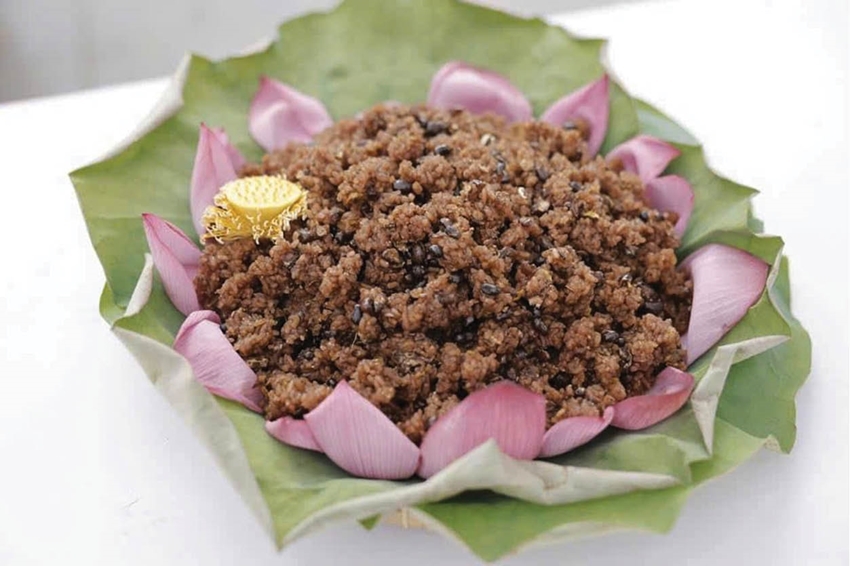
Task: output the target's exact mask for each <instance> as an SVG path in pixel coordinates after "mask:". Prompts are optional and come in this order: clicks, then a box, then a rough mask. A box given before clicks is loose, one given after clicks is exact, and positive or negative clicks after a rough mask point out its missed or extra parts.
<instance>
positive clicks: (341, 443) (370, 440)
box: [304, 380, 419, 479]
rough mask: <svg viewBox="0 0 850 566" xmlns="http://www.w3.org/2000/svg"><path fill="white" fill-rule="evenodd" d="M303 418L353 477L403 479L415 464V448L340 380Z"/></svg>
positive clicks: (388, 421) (394, 427) (417, 461)
mask: <svg viewBox="0 0 850 566" xmlns="http://www.w3.org/2000/svg"><path fill="white" fill-rule="evenodd" d="M304 420H305V421H306V422H307V424H308V425H309V427H310V430H311V432H312V433H313V437H314V438H315V440H316V443H317V445H318V446H319V447H321V449H322V451H323V452H324V453H325V454H327V456H328V457H329V458H330V459H331V460H333V461H334V463H336V464H337V465H338V466H339V467H340V468H342V469H344V470H345V471H347V472H349V473H351V474H354V475H356V476H360V477H367V478H375V479H405V478H408V477H410V476H412V475H413V474H414V472H415V471H416V468H417V467H418V465H419V448H418V447H417V446H416V445H415V444H413V442H411V440H410V439H409V438H407V436H405V435H404V434H403V433H402V432H401V431H400V430H399V429H398V427H396V425H395V424H393V422H392V421H390V419H389V418H388V417H387V416H386V415H384V413H382V412H381V411H380V409H378V408H377V407H375V406H374V405H372V404H371V403H370V402H369V401H367V400H366V399H365V398H364V397H362V396H361V395H360V394H359V393H358V392H357V391H356V390H355V389H354V388H353V387H351V386H350V385H349V384H348V383H347V382H346V381H344V380H343V381H340V382H339V383H338V384H337V385H336V387H334V390H333V391H332V392H331V394H330V395H328V397H326V398H325V399H324V401H322V402H321V403H319V405H318V406H317V407H316V408H315V409H313V410H312V411H310V412H309V413H307V414H306V415H305V417H304Z"/></svg>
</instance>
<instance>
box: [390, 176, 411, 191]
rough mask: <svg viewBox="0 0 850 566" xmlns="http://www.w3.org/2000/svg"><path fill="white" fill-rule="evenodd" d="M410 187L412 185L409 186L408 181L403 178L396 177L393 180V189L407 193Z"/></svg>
mask: <svg viewBox="0 0 850 566" xmlns="http://www.w3.org/2000/svg"><path fill="white" fill-rule="evenodd" d="M411 188H412V187H411V185H410V183H408V182H407V181H405V180H404V179H396V180H395V181H393V189H395V190H397V191H399V192H401V193H408V192H410V189H411Z"/></svg>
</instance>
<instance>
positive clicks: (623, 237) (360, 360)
mask: <svg viewBox="0 0 850 566" xmlns="http://www.w3.org/2000/svg"><path fill="white" fill-rule="evenodd" d="M585 152H586V146H585V143H584V140H583V138H582V133H581V131H580V130H578V129H575V128H570V129H563V128H556V127H553V126H549V125H546V124H542V123H537V122H532V123H525V124H515V125H507V124H505V123H504V122H503V121H502V120H501V119H498V118H496V117H492V116H484V117H480V116H472V115H470V114H468V113H466V112H461V111H438V110H433V109H428V108H425V107H413V108H410V107H403V106H378V107H376V108H374V109H372V110H370V111H368V112H366V113H364V114H363V116H362V117H361V118H360V119H359V120H343V121H340V122H339V123H337V124H336V125H335V126H333V127H332V128H330V129H329V130H327V131H325V132H324V133H322V134H320V135H319V136H318V137H317V138H316V140H315V143H313V144H311V145H291V146H289V147H287V148H286V149H285V150H283V151H279V152H275V153H272V154H270V155H267V156H265V158H264V159H263V161H262V163H261V164H259V165H249V166H247V167H246V168H245V169H244V170H243V175H255V174H285V175H286V176H287V177H288V178H289V179H291V180H293V181H296V182H298V183H299V184H301V185H302V186H303V187H304V189H306V190H307V191H308V194H309V197H308V205H309V211H308V213H307V216H306V218H305V219H304V220H303V221H300V222H297V223H295V224H294V225H293V227H292V229H291V230H290V231H289V232H288V233H286V234H285V235H284V237H283V238H281V239H280V240H279V241H277V242H276V243H274V244H272V243H271V242H260V243H259V244H255V243H254V242H253V241H251V240H242V241H236V242H230V243H226V244H218V243H215V242H210V243H208V244H207V245H206V248H205V250H204V254H203V258H202V262H201V269H200V272H199V274H198V277H197V279H196V281H195V285H196V288H197V290H198V294H199V297H200V299H201V304H202V306H203V307H204V308H209V309H212V310H214V311H216V312H218V313H219V314H220V315H221V317H222V320H223V321H224V323H223V325H222V328H223V330H224V331H225V332H226V334H227V336H228V338H229V339H230V340H231V342H232V343H233V345H234V347H235V348H236V351H237V352H239V354H240V355H241V356H242V357H243V358H244V359H245V360H246V361H247V362H248V364H249V365H250V366H251V367H252V368H253V369H254V370H255V371H256V372H257V375H258V377H259V384H260V386H261V387H262V390H263V393H264V395H265V397H266V401H267V403H266V407H265V411H266V417H267V418H269V419H275V418H278V417H280V416H283V415H291V416H295V417H299V416H302V415H304V414H305V413H306V412H308V411H310V410H311V409H312V408H314V407H315V406H316V405H318V404H319V403H320V402H321V401H322V400H323V399H324V398H325V397H326V396H327V395H328V394H329V393H330V392H331V390H332V388H333V387H334V385H335V384H336V383H337V382H339V381H340V380H343V379H346V380H348V382H349V384H350V385H351V386H352V387H353V388H354V389H356V390H357V391H358V392H360V393H361V394H362V395H363V396H364V397H366V398H367V399H369V400H370V401H371V402H372V403H373V404H374V405H376V406H377V407H379V408H380V409H381V410H382V411H383V412H384V413H386V414H387V415H388V416H389V417H390V418H391V419H392V420H393V421H394V422H396V423H397V424H398V426H399V428H400V429H401V430H402V431H403V432H404V433H405V434H407V435H408V436H409V437H410V438H411V439H413V440H414V441H416V442H418V441H419V440H421V438H422V435H423V434H424V432H425V431H426V430H427V428H428V426H429V424H430V423H432V422H433V421H434V419H436V418H437V417H438V416H440V415H441V414H442V413H444V412H445V411H447V410H448V409H450V408H451V407H453V406H454V405H456V404H457V403H458V402H459V401H460V400H462V399H463V398H464V397H465V396H467V395H469V394H470V393H471V392H474V391H476V390H478V389H481V388H483V387H485V386H486V385H487V384H489V383H492V382H494V381H498V380H501V379H509V380H512V381H515V382H517V383H519V384H521V385H523V386H524V387H526V388H528V389H530V390H532V391H536V392H539V393H541V394H542V395H544V396H545V397H546V399H547V412H548V419H549V424H550V425H551V424H553V423H555V422H557V421H559V420H561V419H563V418H566V417H570V416H577V415H597V414H600V412H601V410H602V409H604V408H605V407H607V406H609V405H611V404H613V403H616V402H617V401H619V400H622V399H624V398H625V397H627V396H631V395H636V394H640V393H643V392H645V391H646V390H647V389H648V388H649V387H650V386H651V385H652V383H653V380H654V377H655V375H656V374H657V373H658V372H659V371H660V370H661V369H663V368H664V367H665V366H668V365H670V366H675V367H679V368H682V367H683V364H684V355H683V350H682V348H681V344H680V338H679V335H680V333H681V332H683V331H684V329H685V327H686V326H687V320H688V315H689V308H690V296H691V286H690V282H689V281H688V280H687V279H686V277H685V276H684V275H683V274H682V273H681V272H679V271H677V270H676V269H675V268H676V256H675V254H674V248H675V247H676V246H677V244H678V242H677V240H676V238H675V236H674V235H673V224H674V223H675V220H676V218H675V215H673V214H668V213H660V212H658V211H656V210H652V209H650V208H648V207H647V205H646V203H645V202H644V197H643V187H642V185H641V183H640V181H639V180H638V178H637V177H636V176H634V175H632V174H629V173H626V172H622V171H620V170H619V167H617V165H616V164H613V165H611V166H609V165H608V164H606V163H605V161H604V160H603V159H602V158H601V157H596V158H592V159H591V158H590V157H588V156H587V155H586V154H585Z"/></svg>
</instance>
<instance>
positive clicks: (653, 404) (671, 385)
mask: <svg viewBox="0 0 850 566" xmlns="http://www.w3.org/2000/svg"><path fill="white" fill-rule="evenodd" d="M693 388H694V378H693V376H692V375H691V374H689V373H687V372H684V371H682V370H679V369H676V368H673V367H668V368H665V369H664V370H663V371H662V372H661V373H659V374H658V377H657V378H656V380H655V383H654V384H653V385H652V387H651V388H650V389H649V391H647V392H646V393H645V394H643V395H637V396H635V397H629V398H628V399H624V400H623V401H620V402H619V403H617V404H615V405H614V406H613V407H612V408H613V410H614V416H613V419H612V420H611V425H612V426H615V427H617V428H621V429H625V430H641V429H644V428H647V427H650V426H652V425H654V424H657V423H659V422H661V421H663V420H664V419H666V418H668V417H670V416H671V415H673V413H675V412H676V411H678V410H679V409H681V408H682V406H683V405H684V404H685V403H686V402H687V400H688V397H690V395H691V391H692V390H693Z"/></svg>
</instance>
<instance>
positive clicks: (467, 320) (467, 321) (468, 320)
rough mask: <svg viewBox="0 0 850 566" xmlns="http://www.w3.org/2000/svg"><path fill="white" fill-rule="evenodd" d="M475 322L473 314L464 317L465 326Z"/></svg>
mask: <svg viewBox="0 0 850 566" xmlns="http://www.w3.org/2000/svg"><path fill="white" fill-rule="evenodd" d="M473 322H475V317H474V316H472V315H469V316H468V317H466V318H465V319H463V324H464V326H469V325H470V324H472V323H473Z"/></svg>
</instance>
